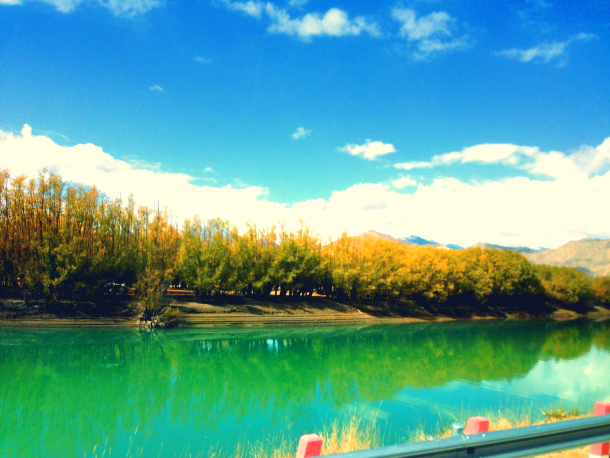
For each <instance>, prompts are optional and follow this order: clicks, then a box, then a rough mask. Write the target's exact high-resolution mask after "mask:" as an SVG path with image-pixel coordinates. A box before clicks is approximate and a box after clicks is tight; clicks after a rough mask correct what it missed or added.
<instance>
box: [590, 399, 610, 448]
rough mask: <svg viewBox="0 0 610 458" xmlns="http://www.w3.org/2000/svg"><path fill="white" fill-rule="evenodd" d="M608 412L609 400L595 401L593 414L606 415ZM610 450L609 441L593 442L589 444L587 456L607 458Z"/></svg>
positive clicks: (609, 407)
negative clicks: (589, 449)
mask: <svg viewBox="0 0 610 458" xmlns="http://www.w3.org/2000/svg"><path fill="white" fill-rule="evenodd" d="M608 414H610V402H603V401H602V402H596V403H595V407H594V408H593V415H594V416H596V417H597V416H598V415H608ZM609 451H610V442H604V443H602V444H595V445H592V446H591V451H590V452H589V453H590V454H589V458H608V452H609Z"/></svg>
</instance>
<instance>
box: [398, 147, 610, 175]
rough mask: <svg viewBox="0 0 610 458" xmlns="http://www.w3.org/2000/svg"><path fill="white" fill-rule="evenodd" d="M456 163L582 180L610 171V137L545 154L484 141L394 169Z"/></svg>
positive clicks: (526, 148)
mask: <svg viewBox="0 0 610 458" xmlns="http://www.w3.org/2000/svg"><path fill="white" fill-rule="evenodd" d="M456 163H457V164H466V163H478V164H503V165H506V166H510V167H514V168H517V169H522V170H526V171H527V172H529V173H531V174H532V175H545V176H547V177H551V178H555V179H562V180H566V179H580V178H582V177H590V176H593V175H595V174H599V173H605V172H607V171H608V170H610V140H608V139H606V140H605V141H604V142H603V143H602V144H601V145H599V146H598V147H597V148H592V147H588V146H583V147H581V148H580V150H579V151H577V152H575V153H572V154H569V155H566V154H564V153H561V152H558V151H551V152H548V153H545V152H542V151H540V150H539V148H537V147H532V146H518V145H511V144H482V145H476V146H470V147H467V148H464V149H463V150H462V151H454V152H451V153H446V154H440V155H436V156H433V157H432V159H431V160H430V161H429V162H423V161H422V162H403V163H397V164H394V168H396V169H401V170H411V169H415V168H429V167H438V166H443V165H451V164H456Z"/></svg>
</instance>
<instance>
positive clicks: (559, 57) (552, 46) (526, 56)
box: [496, 33, 597, 66]
mask: <svg viewBox="0 0 610 458" xmlns="http://www.w3.org/2000/svg"><path fill="white" fill-rule="evenodd" d="M595 38H597V35H594V34H591V33H579V34H577V35H574V36H572V37H570V38H569V39H568V40H566V41H554V42H552V43H542V44H540V45H538V46H536V47H534V48H529V49H517V48H513V49H506V50H503V51H498V52H496V55H497V56H504V57H508V58H511V59H516V60H518V61H520V62H531V61H539V62H543V63H545V64H547V63H549V62H551V61H557V62H558V65H560V66H561V65H564V64H565V63H566V62H567V52H566V50H567V47H568V46H569V45H570V44H571V43H573V42H574V41H589V40H593V39H595Z"/></svg>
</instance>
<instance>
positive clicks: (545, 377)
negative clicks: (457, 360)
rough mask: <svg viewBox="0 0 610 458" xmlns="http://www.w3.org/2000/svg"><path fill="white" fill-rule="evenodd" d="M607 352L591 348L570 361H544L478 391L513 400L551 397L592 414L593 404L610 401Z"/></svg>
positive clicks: (487, 383)
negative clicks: (510, 397)
mask: <svg viewBox="0 0 610 458" xmlns="http://www.w3.org/2000/svg"><path fill="white" fill-rule="evenodd" d="M608 368H610V352H608V351H606V350H600V349H598V348H597V347H595V346H593V347H592V348H591V350H590V351H589V352H588V353H587V354H585V355H582V356H579V357H577V358H575V359H572V360H565V359H543V360H540V361H538V362H537V363H536V365H535V366H534V368H533V369H532V370H531V371H530V372H529V373H528V374H526V375H524V376H523V377H520V378H519V379H518V380H513V381H510V382H505V381H493V382H483V383H481V387H482V388H483V389H487V390H495V391H499V392H502V393H506V394H511V395H516V396H523V397H528V396H551V397H554V398H556V399H557V400H561V401H564V402H563V404H564V405H565V406H566V407H571V406H573V405H577V406H579V407H580V408H582V409H587V410H591V408H592V406H593V404H594V403H595V402H596V401H603V400H606V399H610V378H609V374H608Z"/></svg>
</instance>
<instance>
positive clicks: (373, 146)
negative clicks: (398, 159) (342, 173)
mask: <svg viewBox="0 0 610 458" xmlns="http://www.w3.org/2000/svg"><path fill="white" fill-rule="evenodd" d="M338 149H339V151H344V152H346V153H348V154H351V155H352V156H361V157H363V158H364V159H368V160H369V161H374V160H375V159H377V158H378V157H380V156H384V155H386V154H390V153H395V152H396V150H395V149H394V145H391V144H389V143H383V142H372V141H370V140H368V139H367V141H366V142H365V143H364V144H363V145H355V144H348V145H345V146H344V147H342V148H338Z"/></svg>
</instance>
